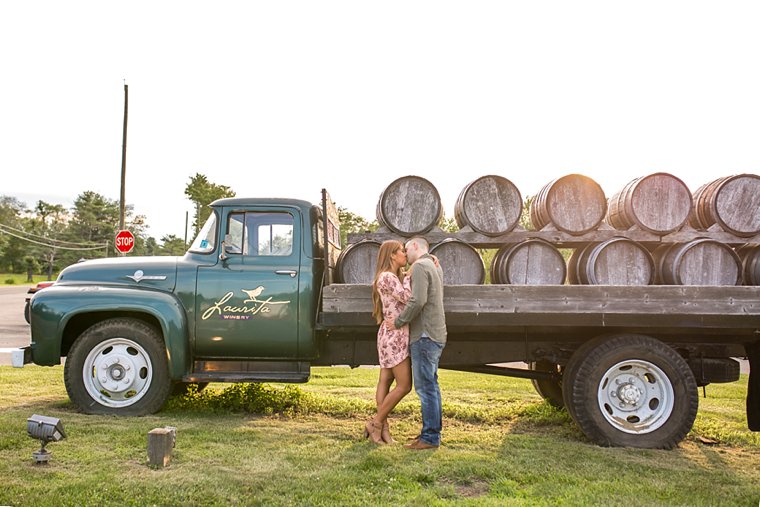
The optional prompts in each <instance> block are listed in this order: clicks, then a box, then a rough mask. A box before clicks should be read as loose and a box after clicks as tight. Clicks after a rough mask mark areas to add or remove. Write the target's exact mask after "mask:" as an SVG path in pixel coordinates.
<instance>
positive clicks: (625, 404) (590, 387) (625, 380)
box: [564, 334, 699, 449]
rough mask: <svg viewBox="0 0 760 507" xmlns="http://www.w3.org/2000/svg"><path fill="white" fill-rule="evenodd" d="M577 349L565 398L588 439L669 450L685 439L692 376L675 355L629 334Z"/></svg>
mask: <svg viewBox="0 0 760 507" xmlns="http://www.w3.org/2000/svg"><path fill="white" fill-rule="evenodd" d="M581 349H583V350H581ZM581 349H579V351H578V352H582V354H580V355H579V354H578V352H576V354H575V355H574V356H573V358H572V359H571V361H570V364H569V365H568V369H567V370H566V371H565V375H564V395H565V403H566V404H567V406H568V412H569V413H570V415H571V416H572V417H573V419H574V420H575V422H576V423H577V424H578V426H580V428H581V430H582V431H583V432H584V433H585V434H586V436H587V437H588V438H589V439H591V440H592V441H593V442H595V443H597V444H599V445H603V446H624V447H642V448H664V449H670V448H672V447H675V446H676V445H677V444H678V443H679V442H680V441H681V440H682V439H683V438H684V437H685V436H686V434H687V433H688V432H689V430H690V429H691V427H692V425H693V424H694V419H695V418H696V415H697V408H698V404H699V399H698V394H697V385H696V381H695V380H694V375H693V373H692V371H691V369H690V368H689V365H688V364H687V363H686V361H685V360H684V359H683V358H682V357H681V356H680V355H679V354H678V353H677V352H676V351H675V350H673V349H672V348H671V347H669V346H668V345H666V344H664V343H662V342H660V341H659V340H655V339H654V338H651V337H648V336H642V335H632V334H631V335H616V336H611V337H600V338H597V339H595V340H592V341H591V342H590V343H588V344H584V346H583V347H581ZM570 407H572V408H570Z"/></svg>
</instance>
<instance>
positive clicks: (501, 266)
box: [491, 238, 567, 285]
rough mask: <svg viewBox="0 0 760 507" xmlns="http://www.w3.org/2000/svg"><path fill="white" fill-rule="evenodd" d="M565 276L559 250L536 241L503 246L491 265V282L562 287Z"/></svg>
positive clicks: (538, 240) (542, 241)
mask: <svg viewBox="0 0 760 507" xmlns="http://www.w3.org/2000/svg"><path fill="white" fill-rule="evenodd" d="M566 273H567V268H566V267H565V259H564V258H563V257H562V254H561V253H560V251H559V250H557V247H555V246H554V245H552V244H551V243H549V242H548V241H544V240H543V239H537V238H531V239H526V240H525V241H522V242H520V243H509V244H506V245H504V246H503V247H501V248H500V249H499V251H498V252H497V253H496V255H495V256H494V258H493V261H492V262H491V283H510V284H514V285H562V284H564V283H565V275H566Z"/></svg>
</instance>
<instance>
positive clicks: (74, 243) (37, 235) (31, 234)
mask: <svg viewBox="0 0 760 507" xmlns="http://www.w3.org/2000/svg"><path fill="white" fill-rule="evenodd" d="M2 228H5V229H10V230H12V231H15V232H17V233H19V234H24V235H26V236H32V237H35V238H40V239H42V240H45V241H49V242H51V243H68V245H69V246H72V245H73V246H81V247H88V246H94V245H99V244H100V243H93V242H91V241H90V242H84V243H77V242H76V241H66V240H63V239H55V238H49V237H47V236H40V235H39V234H34V233H33V232H29V231H24V230H21V229H16V228H15V227H11V226H10V225H5V224H0V231H2ZM100 248H103V247H102V246H101V247H100Z"/></svg>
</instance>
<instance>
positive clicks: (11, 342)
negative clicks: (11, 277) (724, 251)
mask: <svg viewBox="0 0 760 507" xmlns="http://www.w3.org/2000/svg"><path fill="white" fill-rule="evenodd" d="M27 290H29V287H27V286H18V285H10V286H8V285H5V286H0V349H4V348H18V347H26V346H27V345H29V342H30V340H31V336H30V334H29V325H28V324H27V323H26V321H25V320H24V299H25V297H26V291H27ZM9 364H11V359H10V353H8V352H6V351H3V350H0V366H2V365H9ZM510 366H513V367H524V366H525V364H524V363H519V364H517V363H515V364H510ZM741 371H742V373H749V363H747V361H743V360H742V361H741Z"/></svg>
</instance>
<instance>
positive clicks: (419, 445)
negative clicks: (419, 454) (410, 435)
mask: <svg viewBox="0 0 760 507" xmlns="http://www.w3.org/2000/svg"><path fill="white" fill-rule="evenodd" d="M404 449H409V450H412V451H425V450H428V449H438V446H437V445H432V444H428V443H427V442H423V441H422V440H415V441H414V442H412V443H411V444H406V445H405V446H404Z"/></svg>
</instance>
